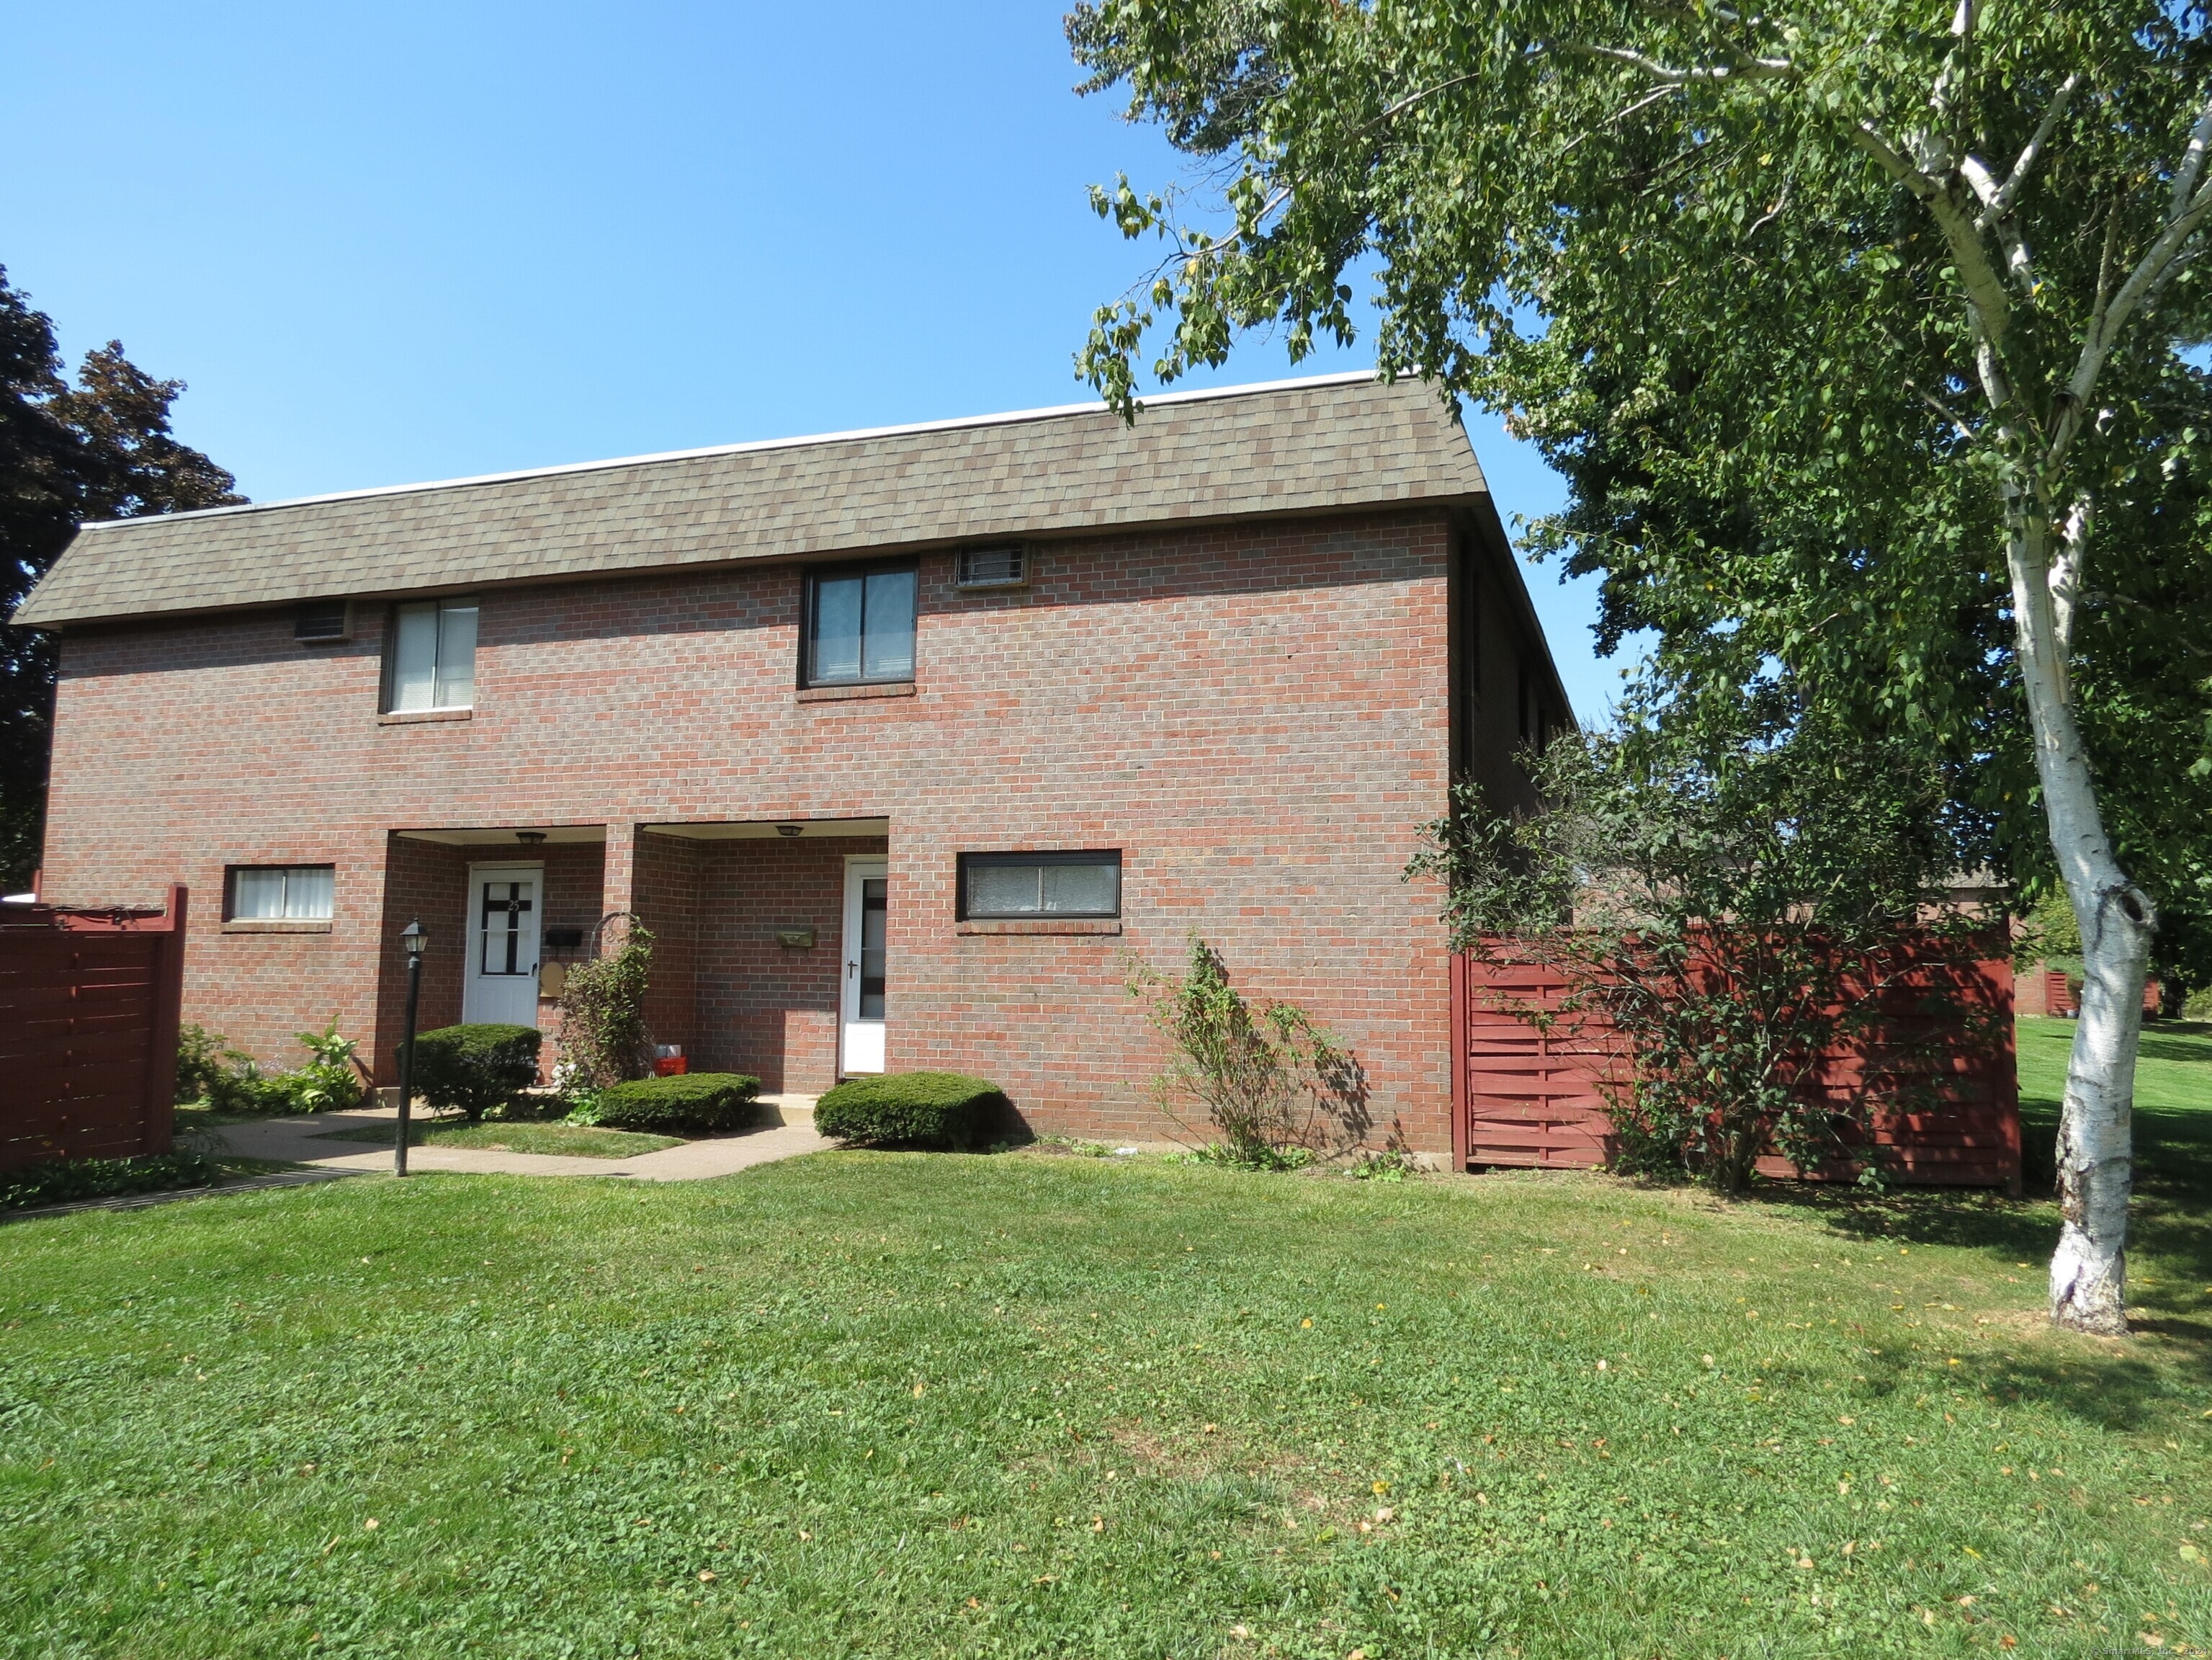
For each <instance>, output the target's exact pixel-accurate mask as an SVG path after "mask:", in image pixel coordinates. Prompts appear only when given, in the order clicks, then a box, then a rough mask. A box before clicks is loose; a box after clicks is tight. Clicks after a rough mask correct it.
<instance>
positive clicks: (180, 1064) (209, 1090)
mask: <svg viewBox="0 0 2212 1660" xmlns="http://www.w3.org/2000/svg"><path fill="white" fill-rule="evenodd" d="M260 1086H261V1068H260V1067H258V1066H256V1065H255V1064H254V1063H253V1057H252V1055H248V1054H246V1051H245V1050H243V1049H233V1048H231V1046H230V1039H228V1037H224V1036H223V1035H222V1033H221V1032H213V1031H208V1029H207V1028H206V1027H204V1026H200V1025H193V1024H192V1023H191V1022H190V1021H186V1022H185V1025H183V1026H181V1027H179V1029H178V1031H177V1097H176V1098H177V1104H178V1105H179V1106H190V1105H191V1104H194V1103H195V1102H199V1101H204V1102H206V1103H207V1104H208V1105H209V1107H210V1108H211V1109H212V1110H215V1111H216V1112H222V1113H249V1112H256V1111H258V1110H260V1107H261V1096H260Z"/></svg>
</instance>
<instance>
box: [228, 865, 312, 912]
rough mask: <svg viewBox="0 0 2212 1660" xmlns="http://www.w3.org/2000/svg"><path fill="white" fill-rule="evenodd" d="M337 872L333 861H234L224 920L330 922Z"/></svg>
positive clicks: (231, 868)
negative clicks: (260, 862) (244, 862)
mask: <svg viewBox="0 0 2212 1660" xmlns="http://www.w3.org/2000/svg"><path fill="white" fill-rule="evenodd" d="M336 886H337V868H336V866H331V865H233V866H231V867H230V891H229V892H228V894H227V895H226V896H225V898H224V905H223V920H224V921H229V922H327V921H330V920H331V896H332V893H333V891H335V889H336Z"/></svg>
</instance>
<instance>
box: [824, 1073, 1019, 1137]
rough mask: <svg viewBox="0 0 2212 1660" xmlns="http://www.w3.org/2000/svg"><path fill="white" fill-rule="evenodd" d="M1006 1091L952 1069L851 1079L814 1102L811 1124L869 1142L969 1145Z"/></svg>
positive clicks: (999, 1106) (1004, 1103) (1002, 1105)
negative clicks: (948, 1070)
mask: <svg viewBox="0 0 2212 1660" xmlns="http://www.w3.org/2000/svg"><path fill="white" fill-rule="evenodd" d="M1006 1107H1007V1101H1006V1091H1003V1090H1001V1089H1000V1087H999V1086H998V1085H996V1084H994V1083H992V1082H990V1081H989V1080H988V1079H982V1078H969V1077H967V1076H965V1075H964V1074H963V1073H957V1072H902V1073H885V1074H884V1076H883V1077H881V1078H850V1079H846V1081H845V1082H843V1083H842V1084H840V1085H837V1087H836V1088H835V1089H833V1090H831V1091H829V1093H828V1094H827V1095H825V1096H823V1098H821V1099H820V1100H819V1101H817V1102H816V1103H815V1104H814V1128H816V1129H817V1130H818V1131H820V1132H821V1133H822V1134H824V1135H828V1136H833V1137H835V1138H836V1140H840V1141H848V1142H854V1143H859V1144H862V1145H866V1146H915V1147H970V1146H975V1144H976V1142H977V1141H979V1140H981V1137H982V1132H983V1131H984V1129H985V1128H987V1126H988V1123H989V1121H990V1120H991V1119H993V1118H994V1117H996V1116H998V1115H999V1114H1000V1113H1001V1112H1003V1111H1005V1110H1006Z"/></svg>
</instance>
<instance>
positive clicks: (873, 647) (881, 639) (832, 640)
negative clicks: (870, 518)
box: [799, 564, 915, 686]
mask: <svg viewBox="0 0 2212 1660" xmlns="http://www.w3.org/2000/svg"><path fill="white" fill-rule="evenodd" d="M914 586H915V568H914V566H912V565H911V564H905V565H885V566H877V567H875V568H873V569H862V570H834V571H824V572H823V573H822V574H821V575H817V576H809V577H808V578H807V579H806V629H805V634H806V638H805V650H804V653H803V655H802V660H801V662H800V665H799V670H800V672H799V684H801V685H804V686H860V685H868V684H882V683H884V682H892V681H904V680H911V679H913V678H914Z"/></svg>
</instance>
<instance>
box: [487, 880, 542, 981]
mask: <svg viewBox="0 0 2212 1660" xmlns="http://www.w3.org/2000/svg"><path fill="white" fill-rule="evenodd" d="M537 886H538V885H537V884H536V883H535V882H500V881H493V882H486V883H485V884H484V885H483V909H482V921H481V923H480V925H479V928H478V933H479V935H480V937H481V940H482V946H481V950H480V953H479V957H478V962H479V964H480V966H479V968H478V970H477V972H478V973H480V974H487V975H494V974H497V975H508V974H535V973H536V972H537V971H538V964H535V963H533V962H531V961H529V960H528V958H529V956H530V953H529V952H527V951H526V950H525V949H524V940H525V937H526V930H527V924H526V922H525V921H524V919H525V918H526V917H527V916H528V915H530V912H531V911H532V909H533V904H534V900H535V897H536V889H537Z"/></svg>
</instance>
